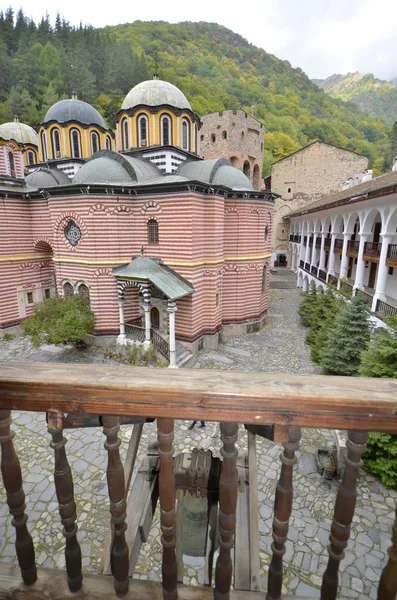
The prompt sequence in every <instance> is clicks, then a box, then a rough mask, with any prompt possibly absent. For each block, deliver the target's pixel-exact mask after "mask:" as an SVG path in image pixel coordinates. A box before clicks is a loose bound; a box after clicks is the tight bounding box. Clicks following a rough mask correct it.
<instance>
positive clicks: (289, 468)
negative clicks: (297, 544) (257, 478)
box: [267, 427, 301, 600]
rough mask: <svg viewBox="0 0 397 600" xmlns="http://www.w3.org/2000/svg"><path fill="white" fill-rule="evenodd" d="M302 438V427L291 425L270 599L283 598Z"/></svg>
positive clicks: (280, 486)
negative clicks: (294, 488)
mask: <svg viewBox="0 0 397 600" xmlns="http://www.w3.org/2000/svg"><path fill="white" fill-rule="evenodd" d="M300 438H301V428H300V427H289V429H288V442H284V443H283V446H284V452H283V453H282V454H281V457H280V458H281V462H282V467H281V473H280V479H279V481H278V484H277V488H276V497H275V501H274V518H273V543H272V551H273V556H272V560H271V563H270V567H269V577H268V590H267V598H268V600H279V598H281V587H282V584H283V555H284V553H285V543H286V541H287V535H288V525H289V518H290V516H291V510H292V500H293V485H292V473H293V468H294V465H296V463H297V462H298V459H297V457H296V456H295V452H296V451H297V450H298V448H299V442H300Z"/></svg>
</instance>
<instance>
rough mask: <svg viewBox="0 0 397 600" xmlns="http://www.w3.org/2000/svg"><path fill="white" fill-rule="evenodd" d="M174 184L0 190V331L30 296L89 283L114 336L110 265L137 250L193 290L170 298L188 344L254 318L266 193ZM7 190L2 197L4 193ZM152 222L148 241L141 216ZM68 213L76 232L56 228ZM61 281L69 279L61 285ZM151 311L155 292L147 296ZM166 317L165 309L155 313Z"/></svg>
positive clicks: (103, 330) (259, 312)
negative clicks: (152, 237) (142, 188)
mask: <svg viewBox="0 0 397 600" xmlns="http://www.w3.org/2000/svg"><path fill="white" fill-rule="evenodd" d="M194 188H195V189H194V191H192V186H188V185H180V186H179V188H178V186H172V190H171V189H167V186H166V185H163V186H162V189H158V190H153V191H152V192H150V193H148V192H147V191H146V192H145V193H144V194H140V192H139V191H138V190H135V191H134V192H133V193H131V190H127V189H124V188H120V189H117V190H115V189H101V190H98V191H94V190H90V189H87V188H79V187H78V186H76V185H71V186H70V187H68V189H65V188H64V189H63V190H61V189H60V188H59V189H56V188H53V189H48V190H47V191H42V190H41V191H40V192H39V191H37V193H34V194H30V195H29V196H28V195H27V194H26V193H25V192H24V191H23V188H21V190H20V192H19V193H18V192H17V190H15V191H13V192H12V193H8V194H4V193H2V194H1V196H3V197H1V198H0V236H1V240H2V243H1V246H0V262H1V269H0V331H3V332H4V331H6V330H7V329H8V328H10V327H13V326H16V325H18V324H19V323H20V321H21V319H23V318H25V317H26V316H29V315H30V314H31V310H32V306H33V305H34V303H36V302H38V301H40V300H42V299H44V298H46V297H48V296H53V295H54V294H55V293H58V294H63V293H64V292H65V283H69V284H71V285H72V286H73V289H74V291H75V292H76V293H78V291H79V286H80V285H84V286H87V287H88V289H89V295H90V305H91V308H92V310H93V311H94V312H95V315H96V319H97V322H96V335H97V336H104V335H115V336H116V335H118V333H119V311H118V302H117V288H116V279H115V277H114V276H112V268H113V267H115V266H119V265H122V264H126V263H128V262H130V261H131V259H132V257H134V256H138V255H139V254H140V250H141V247H142V246H143V247H144V248H145V256H148V257H153V258H161V259H162V260H163V261H164V263H165V264H166V265H167V266H168V267H170V268H172V269H173V270H174V271H176V272H177V273H178V274H179V275H181V276H182V277H184V278H185V279H187V280H188V281H189V282H190V283H191V284H192V286H193V288H194V293H193V294H191V295H190V296H186V297H184V298H182V299H180V300H178V301H177V303H176V304H177V314H176V337H177V339H179V340H181V341H182V342H184V343H185V345H188V346H189V347H190V348H191V349H194V348H195V347H196V345H197V344H198V345H199V344H200V340H201V339H205V338H208V336H210V337H211V336H214V335H216V334H218V333H219V331H220V330H221V329H222V328H227V327H230V326H234V325H236V324H245V325H247V324H248V325H250V324H253V323H254V324H255V323H259V325H258V326H260V325H261V324H262V323H263V321H264V318H265V316H266V314H267V306H268V278H269V259H270V240H271V228H272V211H273V202H272V201H271V199H269V197H266V195H265V194H261V193H259V194H258V193H257V192H256V193H244V194H243V193H233V194H231V193H229V194H228V193H225V191H224V190H216V189H214V188H211V189H210V191H209V190H208V189H207V188H206V187H204V186H203V187H202V188H201V187H200V186H194ZM6 196H7V197H6ZM151 219H152V220H153V219H154V220H155V221H157V223H158V243H148V233H147V231H148V229H147V223H148V221H149V220H151ZM70 222H73V223H75V224H76V225H77V227H78V228H79V229H80V232H81V239H80V240H79V242H78V243H77V245H76V246H73V245H71V243H69V241H68V240H67V238H66V236H65V228H66V227H67V226H68V224H69V223H70ZM69 290H70V288H69ZM153 306H156V307H157V308H158V309H159V310H160V312H161V311H162V310H163V309H164V310H165V309H166V307H165V305H164V306H163V305H162V301H161V300H159V301H158V302H156V300H155V298H154V299H153ZM139 310H140V307H139V298H138V290H137V288H132V287H131V288H128V290H127V291H126V298H125V320H126V322H128V321H129V320H131V319H133V318H135V317H137V316H139ZM163 322H164V323H165V322H166V318H164V319H163Z"/></svg>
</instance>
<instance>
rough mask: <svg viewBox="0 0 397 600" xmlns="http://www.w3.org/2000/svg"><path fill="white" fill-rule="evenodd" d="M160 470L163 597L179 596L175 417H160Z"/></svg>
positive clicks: (158, 428) (168, 598)
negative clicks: (176, 545)
mask: <svg viewBox="0 0 397 600" xmlns="http://www.w3.org/2000/svg"><path fill="white" fill-rule="evenodd" d="M157 430H158V440H159V455H160V474H159V499H160V520H161V531H162V533H163V535H162V536H161V543H162V544H163V563H162V577H163V598H164V600H177V598H178V591H177V578H178V569H177V563H176V555H175V476H174V461H173V458H172V456H173V445H172V443H173V441H174V421H173V419H157Z"/></svg>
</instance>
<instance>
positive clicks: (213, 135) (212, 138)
mask: <svg viewBox="0 0 397 600" xmlns="http://www.w3.org/2000/svg"><path fill="white" fill-rule="evenodd" d="M215 140H216V137H215V133H211V142H212V143H214V142H215Z"/></svg>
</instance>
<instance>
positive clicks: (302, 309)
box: [298, 281, 318, 327]
mask: <svg viewBox="0 0 397 600" xmlns="http://www.w3.org/2000/svg"><path fill="white" fill-rule="evenodd" d="M301 296H302V301H301V303H300V306H299V309H298V315H299V316H300V318H301V322H302V325H305V326H306V327H310V325H311V323H312V319H313V314H314V311H315V307H316V305H317V300H318V294H317V289H316V284H315V283H314V281H312V283H311V284H310V287H309V291H308V292H302V293H301Z"/></svg>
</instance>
